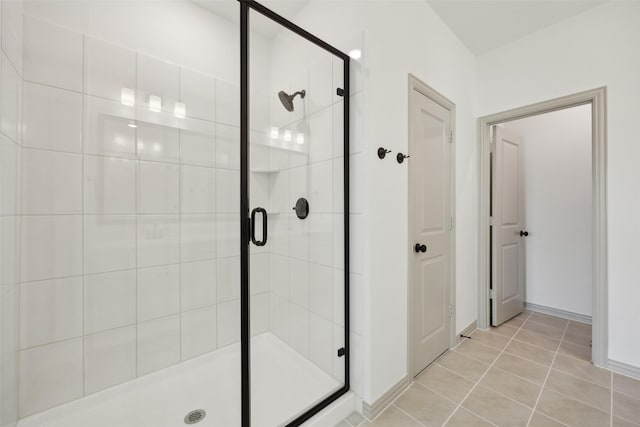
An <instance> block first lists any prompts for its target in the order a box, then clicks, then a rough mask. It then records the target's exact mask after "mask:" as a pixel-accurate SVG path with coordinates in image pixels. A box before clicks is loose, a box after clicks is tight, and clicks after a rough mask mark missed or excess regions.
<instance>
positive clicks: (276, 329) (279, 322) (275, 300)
mask: <svg viewBox="0 0 640 427" xmlns="http://www.w3.org/2000/svg"><path fill="white" fill-rule="evenodd" d="M271 306H272V310H271V325H272V327H271V331H272V332H273V333H274V334H275V335H276V336H277V337H278V338H280V339H281V340H282V341H284V342H286V343H288V342H289V328H290V324H289V320H290V316H291V314H290V303H289V300H288V299H286V298H283V297H280V296H278V295H273V294H272V297H271Z"/></svg>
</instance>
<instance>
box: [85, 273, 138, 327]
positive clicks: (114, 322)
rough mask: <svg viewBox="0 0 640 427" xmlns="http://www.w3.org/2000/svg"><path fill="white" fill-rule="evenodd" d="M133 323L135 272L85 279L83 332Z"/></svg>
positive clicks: (134, 315)
mask: <svg viewBox="0 0 640 427" xmlns="http://www.w3.org/2000/svg"><path fill="white" fill-rule="evenodd" d="M135 322H136V270H125V271H116V272H113V273H103V274H92V275H88V276H85V277H84V332H85V334H92V333H95V332H100V331H104V330H107V329H113V328H117V327H122V326H127V325H131V324H134V323H135Z"/></svg>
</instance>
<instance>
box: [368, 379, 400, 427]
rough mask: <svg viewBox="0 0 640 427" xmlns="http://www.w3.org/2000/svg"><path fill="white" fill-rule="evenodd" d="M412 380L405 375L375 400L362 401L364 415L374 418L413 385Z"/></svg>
mask: <svg viewBox="0 0 640 427" xmlns="http://www.w3.org/2000/svg"><path fill="white" fill-rule="evenodd" d="M411 383H412V381H411V378H410V377H409V375H405V376H404V377H403V378H402V379H401V380H400V381H398V382H397V383H396V384H395V385H394V386H392V387H391V388H390V389H389V390H387V391H386V393H385V394H383V395H382V396H380V397H379V398H378V399H377V400H376V401H375V402H373V403H371V404H369V403H367V402H362V415H364V416H365V417H366V418H367V419H368V420H373V419H374V418H375V417H377V416H378V415H379V414H380V413H381V412H382V411H384V409H385V408H386V407H387V406H389V405H390V404H391V403H392V402H393V401H394V400H395V399H396V397H398V396H400V395H401V394H402V393H403V392H404V391H405V390H406V389H407V387H409V386H410V385H411Z"/></svg>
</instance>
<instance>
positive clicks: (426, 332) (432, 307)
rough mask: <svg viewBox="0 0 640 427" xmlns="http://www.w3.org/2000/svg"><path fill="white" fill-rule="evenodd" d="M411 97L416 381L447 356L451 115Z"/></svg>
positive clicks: (415, 93)
mask: <svg viewBox="0 0 640 427" xmlns="http://www.w3.org/2000/svg"><path fill="white" fill-rule="evenodd" d="M410 96H411V104H410V106H411V111H410V150H411V158H410V159H409V162H410V165H409V166H410V167H409V169H410V172H409V179H410V180H411V183H410V188H411V194H410V197H411V206H412V222H413V224H412V233H413V236H412V237H413V240H412V242H411V251H412V252H413V257H414V260H413V289H412V292H413V293H412V302H411V304H412V332H413V337H412V339H413V366H412V373H413V375H414V376H415V375H417V374H418V373H419V372H420V371H421V370H423V369H424V368H425V367H427V366H428V365H429V364H430V363H431V362H433V361H434V360H435V359H436V358H437V357H438V356H439V355H441V354H442V353H443V352H445V351H446V350H447V349H448V348H449V342H450V326H451V314H452V310H451V306H450V303H451V301H450V299H451V297H450V295H451V293H450V286H451V283H450V282H451V273H450V265H451V259H450V258H451V255H450V246H451V240H450V236H451V227H452V218H451V203H450V192H451V187H450V180H451V176H450V173H451V163H450V157H451V143H450V141H451V114H452V113H451V111H449V110H447V109H445V108H444V107H442V106H441V105H439V104H437V103H436V102H434V101H432V100H431V99H429V98H427V97H426V96H425V95H423V94H422V93H420V92H418V91H417V90H415V89H413V90H411V95H410Z"/></svg>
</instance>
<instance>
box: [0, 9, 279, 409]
mask: <svg viewBox="0 0 640 427" xmlns="http://www.w3.org/2000/svg"><path fill="white" fill-rule="evenodd" d="M23 31H24V37H23V52H22V57H23V60H24V83H23V97H22V101H23V108H22V113H23V117H22V129H23V132H22V140H23V150H22V161H21V169H22V173H21V177H22V181H21V182H22V201H21V205H20V209H21V214H22V215H21V220H22V226H21V233H20V235H21V237H20V242H21V245H20V246H21V248H20V252H19V253H20V261H19V274H20V282H21V283H20V285H19V293H20V296H19V300H20V303H19V304H20V309H19V318H20V319H19V320H20V322H19V323H20V327H19V340H18V341H19V349H20V352H19V359H20V364H19V365H20V368H19V370H20V375H19V382H20V387H19V414H20V416H21V417H22V416H27V415H30V414H32V413H35V412H39V411H41V410H43V409H46V408H49V407H52V406H55V405H58V404H61V403H64V402H67V401H70V400H73V399H76V398H79V397H81V396H83V395H87V394H90V393H93V392H95V391H98V390H101V389H103V388H106V387H109V386H112V385H115V384H118V383H121V382H124V381H127V380H130V379H133V378H136V377H139V376H142V375H144V374H147V373H149V372H152V371H155V370H158V369H161V368H164V367H167V366H170V365H173V364H176V363H179V362H180V361H182V360H186V359H189V358H192V357H195V356H198V355H201V354H203V353H205V352H208V351H211V350H214V349H216V348H220V347H223V346H225V345H228V344H231V343H233V342H236V341H238V339H239V319H240V318H239V284H240V277H239V271H240V269H239V236H238V234H239V233H238V230H239V224H238V219H237V217H238V215H237V210H238V206H239V197H238V191H237V188H238V187H237V186H236V185H234V184H235V183H238V182H239V171H238V169H239V163H238V151H239V143H238V141H239V129H238V127H237V126H238V125H239V103H238V102H239V88H238V86H237V85H235V84H231V83H228V82H225V81H223V80H220V79H216V78H214V77H213V76H209V75H206V74H203V73H199V72H196V71H193V70H190V69H187V68H184V67H180V66H178V65H174V64H171V63H168V62H164V61H162V60H159V59H155V58H152V57H149V56H146V55H144V54H142V53H139V52H134V51H130V50H127V49H124V48H121V47H118V46H115V45H112V44H110V43H106V42H103V41H101V40H98V39H96V38H93V37H89V36H86V35H83V34H81V33H78V32H75V31H70V30H67V29H65V28H62V27H59V26H56V25H52V24H50V23H47V22H44V21H40V20H37V19H34V18H31V17H29V16H26V15H25V17H24V21H23ZM123 88H125V89H129V90H131V91H133V92H132V93H134V94H135V106H128V105H124V104H123V102H122V98H121V97H122V94H123ZM151 95H155V96H160V97H161V99H162V108H161V111H159V112H153V111H150V107H149V97H150V96H151ZM3 99H4V97H3ZM178 101H179V102H183V103H184V104H185V105H186V115H187V117H185V118H178V117H176V116H175V115H174V106H175V103H176V102H178ZM267 114H268V106H267V105H264V108H260V106H258V107H257V108H254V115H256V116H257V117H259V115H265V116H266V115H267ZM267 120H268V118H265V119H264V120H262V122H266V121H267ZM253 135H254V136H255V139H259V138H258V134H257V132H253ZM267 179H268V178H266V177H265V178H257V182H260V180H267ZM261 257H268V254H267V253H266V251H265V252H264V253H256V254H255V255H254V260H255V262H254V263H253V264H252V265H253V268H254V269H255V270H256V271H255V274H254V276H255V277H256V278H257V279H254V286H253V287H252V301H251V302H252V333H253V334H259V333H262V332H265V331H267V330H268V329H269V324H270V321H269V311H270V310H269V304H270V298H269V288H270V284H269V274H268V263H266V262H259V260H260V258H261ZM261 267H263V268H266V269H267V270H265V271H259V269H260V268H261ZM16 289H17V288H16Z"/></svg>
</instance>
